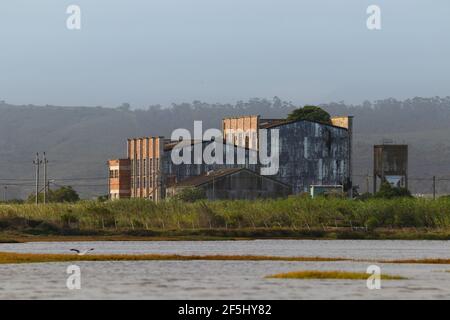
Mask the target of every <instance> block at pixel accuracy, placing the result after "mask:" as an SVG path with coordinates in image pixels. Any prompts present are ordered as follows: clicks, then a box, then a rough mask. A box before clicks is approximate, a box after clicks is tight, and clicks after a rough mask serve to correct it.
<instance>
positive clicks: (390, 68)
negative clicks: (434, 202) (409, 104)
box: [0, 0, 450, 107]
mask: <svg viewBox="0 0 450 320" xmlns="http://www.w3.org/2000/svg"><path fill="white" fill-rule="evenodd" d="M70 4H78V5H79V6H80V7H81V10H82V29H81V30H80V31H70V30H68V29H67V28H66V19H67V17H68V15H67V14H66V12H65V11H66V8H67V6H68V5H70ZM370 4H378V5H380V7H381V9H382V28H383V29H382V30H381V31H369V30H367V28H366V19H367V15H366V9H367V7H368V5H370ZM449 35H450V1H448V0H433V1H425V0H421V1H418V0H394V1H393V0H389V1H388V0H372V1H366V0H340V1H338V0H309V1H303V0H121V1H119V0H95V1H92V0H72V1H63V0H39V1H36V0H2V1H1V2H0V100H6V101H7V102H10V103H15V104H29V103H33V104H56V105H92V106H94V105H103V106H117V105H119V104H121V103H122V102H130V103H131V104H132V106H133V107H143V106H148V105H150V104H157V103H160V104H163V105H167V104H169V103H171V102H182V101H192V100H196V99H197V100H203V101H207V102H235V101H236V100H239V99H248V98H251V97H267V98H271V97H273V96H275V95H277V96H279V97H281V98H283V99H286V100H291V101H293V102H294V103H298V104H304V103H322V102H329V101H340V100H344V101H346V102H351V103H356V102H360V101H362V100H364V99H370V100H372V99H378V98H387V97H396V98H408V97H414V96H435V95H441V96H447V95H450V58H449V57H450V41H449V40H450V39H449Z"/></svg>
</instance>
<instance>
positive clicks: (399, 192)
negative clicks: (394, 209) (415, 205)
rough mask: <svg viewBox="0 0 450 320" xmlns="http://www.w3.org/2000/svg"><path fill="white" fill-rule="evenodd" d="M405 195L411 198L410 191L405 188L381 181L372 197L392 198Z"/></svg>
mask: <svg viewBox="0 0 450 320" xmlns="http://www.w3.org/2000/svg"><path fill="white" fill-rule="evenodd" d="M401 197H407V198H412V195H411V192H409V190H408V189H406V188H398V187H393V186H391V184H390V183H389V182H383V183H382V184H381V187H380V190H379V191H378V192H377V193H375V195H374V198H381V199H392V198H401Z"/></svg>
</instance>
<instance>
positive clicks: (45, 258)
mask: <svg viewBox="0 0 450 320" xmlns="http://www.w3.org/2000/svg"><path fill="white" fill-rule="evenodd" d="M67 261H292V262H306V261H311V262H332V261H348V259H344V258H322V257H277V256H251V255H205V256H200V255H164V254H145V255H126V254H114V255H106V254H97V255H94V254H92V255H84V256H79V255H76V254H27V253H14V252H0V264H12V263H40V262H67Z"/></svg>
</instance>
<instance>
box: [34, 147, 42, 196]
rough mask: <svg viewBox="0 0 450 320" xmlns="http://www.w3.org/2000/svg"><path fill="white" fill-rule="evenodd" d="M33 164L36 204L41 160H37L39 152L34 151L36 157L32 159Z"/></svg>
mask: <svg viewBox="0 0 450 320" xmlns="http://www.w3.org/2000/svg"><path fill="white" fill-rule="evenodd" d="M33 164H34V165H35V166H36V190H35V197H36V204H39V167H40V166H41V160H39V153H36V159H35V160H34V161H33Z"/></svg>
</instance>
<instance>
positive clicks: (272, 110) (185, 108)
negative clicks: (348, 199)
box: [0, 97, 450, 198]
mask: <svg viewBox="0 0 450 320" xmlns="http://www.w3.org/2000/svg"><path fill="white" fill-rule="evenodd" d="M322 107H324V108H325V109H326V110H327V111H329V112H330V113H331V114H332V115H344V114H351V115H354V116H355V148H354V155H353V157H354V173H355V182H356V183H358V184H360V185H361V189H362V191H365V189H366V179H365V177H364V176H365V175H366V174H367V173H368V172H369V173H370V172H371V170H372V145H373V144H374V143H380V142H381V141H382V139H384V138H389V139H393V140H394V141H396V142H405V143H408V144H409V145H410V176H411V189H412V191H413V192H416V193H431V190H432V189H431V186H432V182H431V178H432V176H433V175H436V176H438V177H441V178H450V127H449V125H448V124H449V122H450V97H447V98H414V99H409V100H405V101H397V100H394V99H386V100H380V101H376V102H373V103H369V102H366V103H364V104H363V105H360V106H353V105H351V106H349V105H345V104H344V103H331V104H326V105H322ZM293 108H294V106H293V105H292V104H290V103H287V102H283V101H281V100H280V99H278V98H274V99H273V100H270V101H269V100H265V99H251V100H249V101H247V102H238V103H236V104H235V105H229V104H207V103H202V102H198V101H196V102H193V103H185V104H178V105H173V106H172V107H170V108H162V107H161V106H151V107H148V108H147V109H139V110H130V109H129V108H128V107H127V106H126V105H124V106H122V107H120V108H116V109H112V108H102V107H58V106H32V105H29V106H15V105H9V104H7V103H4V102H3V103H0V186H3V185H5V184H8V197H9V198H11V197H26V196H27V195H28V194H29V193H30V192H32V191H33V183H34V166H33V164H32V161H33V158H34V155H35V153H36V152H43V151H46V152H47V155H48V159H49V160H50V163H49V178H50V179H54V180H55V185H62V184H69V185H73V186H74V188H75V189H76V190H78V191H79V192H80V193H81V195H82V196H83V197H85V198H87V197H92V196H97V195H102V194H105V193H106V192H107V187H106V180H105V179H104V177H106V175H107V168H106V165H105V162H106V160H107V159H109V158H116V157H122V156H124V155H125V150H126V148H125V146H126V138H127V137H133V136H145V135H165V136H169V135H170V133H171V132H172V130H173V129H175V128H187V129H190V128H191V127H192V124H193V121H194V120H203V121H204V127H205V128H206V127H216V128H220V127H221V122H220V120H221V119H222V118H223V117H226V116H231V115H242V114H261V115H262V116H263V117H274V118H275V117H284V116H286V115H287V113H289V112H290V111H291V110H292V109H293ZM1 191H2V192H1V197H0V198H3V188H2V190H1ZM438 192H439V193H447V192H449V193H450V181H447V180H442V181H438Z"/></svg>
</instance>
